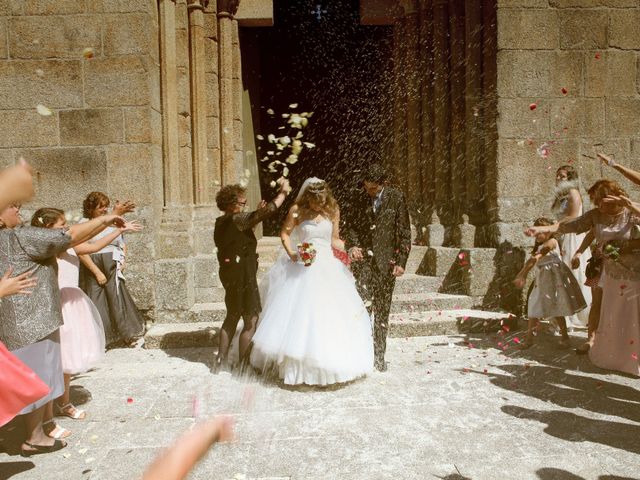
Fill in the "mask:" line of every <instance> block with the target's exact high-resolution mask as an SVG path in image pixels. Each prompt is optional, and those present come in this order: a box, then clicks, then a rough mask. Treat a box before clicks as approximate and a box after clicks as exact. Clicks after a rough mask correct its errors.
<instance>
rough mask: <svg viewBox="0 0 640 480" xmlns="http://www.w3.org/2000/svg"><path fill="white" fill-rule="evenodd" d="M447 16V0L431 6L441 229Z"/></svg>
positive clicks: (446, 188) (447, 205) (444, 218)
mask: <svg viewBox="0 0 640 480" xmlns="http://www.w3.org/2000/svg"><path fill="white" fill-rule="evenodd" d="M448 24H449V12H448V9H447V0H434V2H433V69H434V81H433V103H434V121H433V129H434V154H435V177H436V181H435V188H436V192H435V193H436V209H437V212H438V216H439V217H440V221H441V223H442V224H443V225H444V226H445V227H449V226H451V225H452V224H453V223H454V222H453V218H452V213H453V212H452V209H451V161H450V160H451V155H450V154H451V152H450V150H449V148H450V145H451V129H450V121H451V110H450V103H449V96H450V95H449V94H450V85H449V29H448Z"/></svg>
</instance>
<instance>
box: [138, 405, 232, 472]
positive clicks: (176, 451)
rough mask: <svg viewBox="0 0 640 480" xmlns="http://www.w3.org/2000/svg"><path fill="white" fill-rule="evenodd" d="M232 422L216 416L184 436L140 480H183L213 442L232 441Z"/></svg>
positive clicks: (227, 418)
mask: <svg viewBox="0 0 640 480" xmlns="http://www.w3.org/2000/svg"><path fill="white" fill-rule="evenodd" d="M234 438H235V434H234V431H233V419H232V418H231V417H227V416H223V417H215V418H213V419H211V420H209V421H207V422H205V423H202V424H200V425H196V426H195V427H194V429H193V430H191V431H190V432H187V433H185V434H184V435H182V437H180V438H179V439H178V440H177V441H176V442H175V443H174V444H173V445H172V446H171V447H169V448H168V449H167V450H166V451H165V452H164V453H163V454H162V455H160V456H159V457H158V458H156V460H155V461H154V462H153V463H152V464H151V466H150V467H149V468H148V469H147V471H146V472H145V473H144V475H143V477H142V478H143V480H182V479H184V478H186V477H187V475H188V474H189V472H190V471H191V470H192V469H193V467H194V466H195V464H196V463H197V462H198V460H200V458H202V457H203V456H204V454H205V453H207V451H208V450H209V448H211V446H212V445H213V444H214V443H218V442H230V441H232V440H234Z"/></svg>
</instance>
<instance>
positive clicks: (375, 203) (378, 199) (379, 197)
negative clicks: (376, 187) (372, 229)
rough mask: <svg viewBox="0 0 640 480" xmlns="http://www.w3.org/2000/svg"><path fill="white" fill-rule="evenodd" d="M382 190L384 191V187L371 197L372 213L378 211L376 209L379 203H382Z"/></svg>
mask: <svg viewBox="0 0 640 480" xmlns="http://www.w3.org/2000/svg"><path fill="white" fill-rule="evenodd" d="M382 192H384V187H383V188H382V190H380V191H379V192H378V194H377V195H376V196H375V198H374V199H373V213H378V209H379V208H380V205H382Z"/></svg>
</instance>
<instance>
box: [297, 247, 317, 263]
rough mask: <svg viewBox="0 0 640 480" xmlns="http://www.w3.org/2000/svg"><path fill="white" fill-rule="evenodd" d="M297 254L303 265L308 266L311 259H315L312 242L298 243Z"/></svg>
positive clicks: (311, 261)
mask: <svg viewBox="0 0 640 480" xmlns="http://www.w3.org/2000/svg"><path fill="white" fill-rule="evenodd" d="M298 256H299V257H300V260H302V263H304V266H305V267H310V266H311V264H312V263H313V261H314V260H315V259H316V249H315V248H313V244H311V243H308V242H304V243H300V244H298Z"/></svg>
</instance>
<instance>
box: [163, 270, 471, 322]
mask: <svg viewBox="0 0 640 480" xmlns="http://www.w3.org/2000/svg"><path fill="white" fill-rule="evenodd" d="M426 278H429V277H426ZM473 304H474V300H473V298H471V297H467V296H464V295H449V294H445V293H435V292H420V293H398V292H396V293H394V295H393V301H392V303H391V313H401V312H408V313H412V312H425V311H431V310H435V311H437V310H454V309H460V308H471V307H473ZM225 315H226V310H225V306H224V302H211V303H196V304H195V305H194V306H193V307H192V308H191V309H190V310H189V311H188V312H187V314H186V315H181V316H180V317H177V316H176V317H175V318H172V317H171V316H166V317H161V318H160V319H159V320H158V322H159V323H174V322H178V323H201V322H215V321H218V320H224V317H225Z"/></svg>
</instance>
